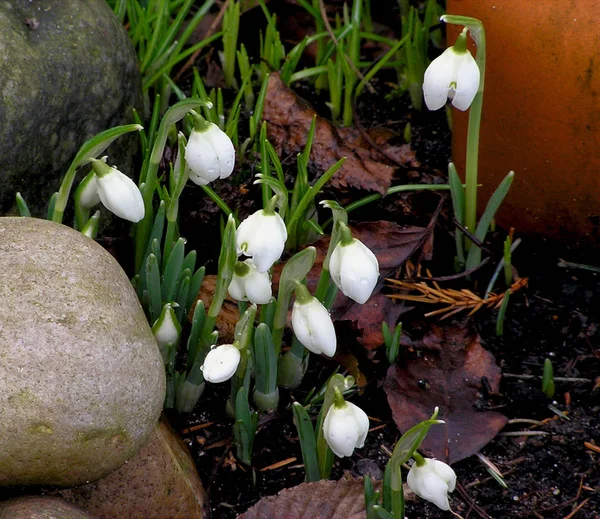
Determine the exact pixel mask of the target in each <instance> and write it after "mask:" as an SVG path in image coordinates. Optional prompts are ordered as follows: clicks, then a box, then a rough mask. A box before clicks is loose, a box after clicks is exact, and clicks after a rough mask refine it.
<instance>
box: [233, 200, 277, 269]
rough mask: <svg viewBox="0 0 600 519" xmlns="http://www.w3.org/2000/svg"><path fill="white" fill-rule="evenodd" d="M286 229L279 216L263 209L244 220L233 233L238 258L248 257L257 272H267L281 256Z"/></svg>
mask: <svg viewBox="0 0 600 519" xmlns="http://www.w3.org/2000/svg"><path fill="white" fill-rule="evenodd" d="M286 240H287V229H286V228H285V223H284V222H283V219H282V218H281V216H279V214H277V213H275V212H274V213H272V214H266V213H265V211H264V209H261V210H259V211H256V212H255V213H254V214H251V215H250V216H249V217H248V218H246V219H245V220H244V221H243V222H242V223H241V224H240V226H239V227H238V228H237V231H236V233H235V243H236V247H237V253H238V256H239V255H241V254H245V255H246V256H250V257H251V258H252V260H253V261H254V264H255V265H256V268H257V269H258V271H259V272H267V270H269V269H270V268H271V267H272V266H273V263H275V262H276V261H277V260H278V259H279V258H280V257H281V255H282V254H283V249H284V247H285V241H286Z"/></svg>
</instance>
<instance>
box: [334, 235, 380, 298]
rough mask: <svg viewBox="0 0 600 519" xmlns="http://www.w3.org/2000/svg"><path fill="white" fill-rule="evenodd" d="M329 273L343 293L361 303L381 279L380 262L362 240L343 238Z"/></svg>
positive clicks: (335, 250)
mask: <svg viewBox="0 0 600 519" xmlns="http://www.w3.org/2000/svg"><path fill="white" fill-rule="evenodd" d="M329 274H330V275H331V279H332V281H333V282H334V283H335V285H336V286H337V287H338V288H339V289H340V290H341V291H342V293H343V294H344V295H345V296H347V297H349V298H350V299H353V300H354V301H356V302H357V303H360V304H361V305H362V304H363V303H365V302H366V301H367V300H368V299H369V297H371V294H372V293H373V289H374V288H375V285H377V281H378V280H379V262H378V261H377V258H376V257H375V254H373V253H372V252H371V250H370V249H369V248H368V247H367V246H366V245H365V244H364V243H362V242H361V241H359V240H357V239H356V238H352V241H351V242H350V243H346V244H344V240H343V239H342V240H341V241H340V242H339V243H338V244H337V245H336V247H335V249H334V250H333V254H332V255H331V259H330V260H329Z"/></svg>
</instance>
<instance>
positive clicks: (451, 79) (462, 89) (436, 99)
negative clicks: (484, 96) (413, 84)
mask: <svg viewBox="0 0 600 519" xmlns="http://www.w3.org/2000/svg"><path fill="white" fill-rule="evenodd" d="M480 76H481V74H480V72H479V67H478V66H477V62H476V61H475V58H473V56H472V55H471V53H470V52H469V51H468V50H466V49H465V50H464V51H462V52H461V51H459V50H456V49H455V48H454V47H448V48H447V49H446V50H445V51H444V52H443V53H442V54H441V55H440V56H438V57H437V58H436V59H434V60H433V61H432V62H431V64H430V65H429V67H427V70H426V71H425V76H424V78H423V95H424V98H425V104H426V105H427V108H429V109H430V110H438V109H440V108H442V107H443V106H444V105H445V104H446V100H447V99H448V98H450V99H452V105H453V106H455V107H456V108H458V109H459V110H463V111H464V110H466V109H467V108H469V106H471V103H472V102H473V99H475V95H476V94H477V91H478V90H479V82H480V79H481V77H480Z"/></svg>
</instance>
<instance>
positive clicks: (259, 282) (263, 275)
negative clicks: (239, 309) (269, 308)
mask: <svg viewBox="0 0 600 519" xmlns="http://www.w3.org/2000/svg"><path fill="white" fill-rule="evenodd" d="M229 295H230V296H231V297H233V299H235V300H236V301H250V302H251V303H254V304H255V305H266V304H267V303H268V302H269V301H270V300H271V295H272V292H271V279H270V278H269V273H268V272H259V271H258V269H257V268H256V265H254V262H253V261H252V260H251V259H247V260H246V261H244V262H239V261H238V262H237V264H236V266H235V271H234V273H233V278H232V280H231V283H230V284H229Z"/></svg>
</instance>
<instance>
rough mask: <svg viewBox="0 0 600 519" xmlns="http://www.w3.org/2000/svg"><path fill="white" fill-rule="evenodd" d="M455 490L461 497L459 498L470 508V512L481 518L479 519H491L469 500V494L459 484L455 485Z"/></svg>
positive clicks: (473, 501)
mask: <svg viewBox="0 0 600 519" xmlns="http://www.w3.org/2000/svg"><path fill="white" fill-rule="evenodd" d="M456 490H458V493H459V494H460V495H461V497H462V498H463V499H464V500H465V501H466V503H467V504H468V505H469V506H470V507H471V510H473V511H474V512H475V513H476V514H477V515H478V516H479V517H481V519H492V517H490V516H489V515H488V513H487V512H486V511H485V510H484V509H483V508H481V507H480V506H479V505H478V504H477V503H475V500H474V499H472V498H471V496H470V495H469V493H468V492H467V491H466V490H465V488H464V487H463V486H462V485H461V484H460V483H459V484H457V485H456Z"/></svg>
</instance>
